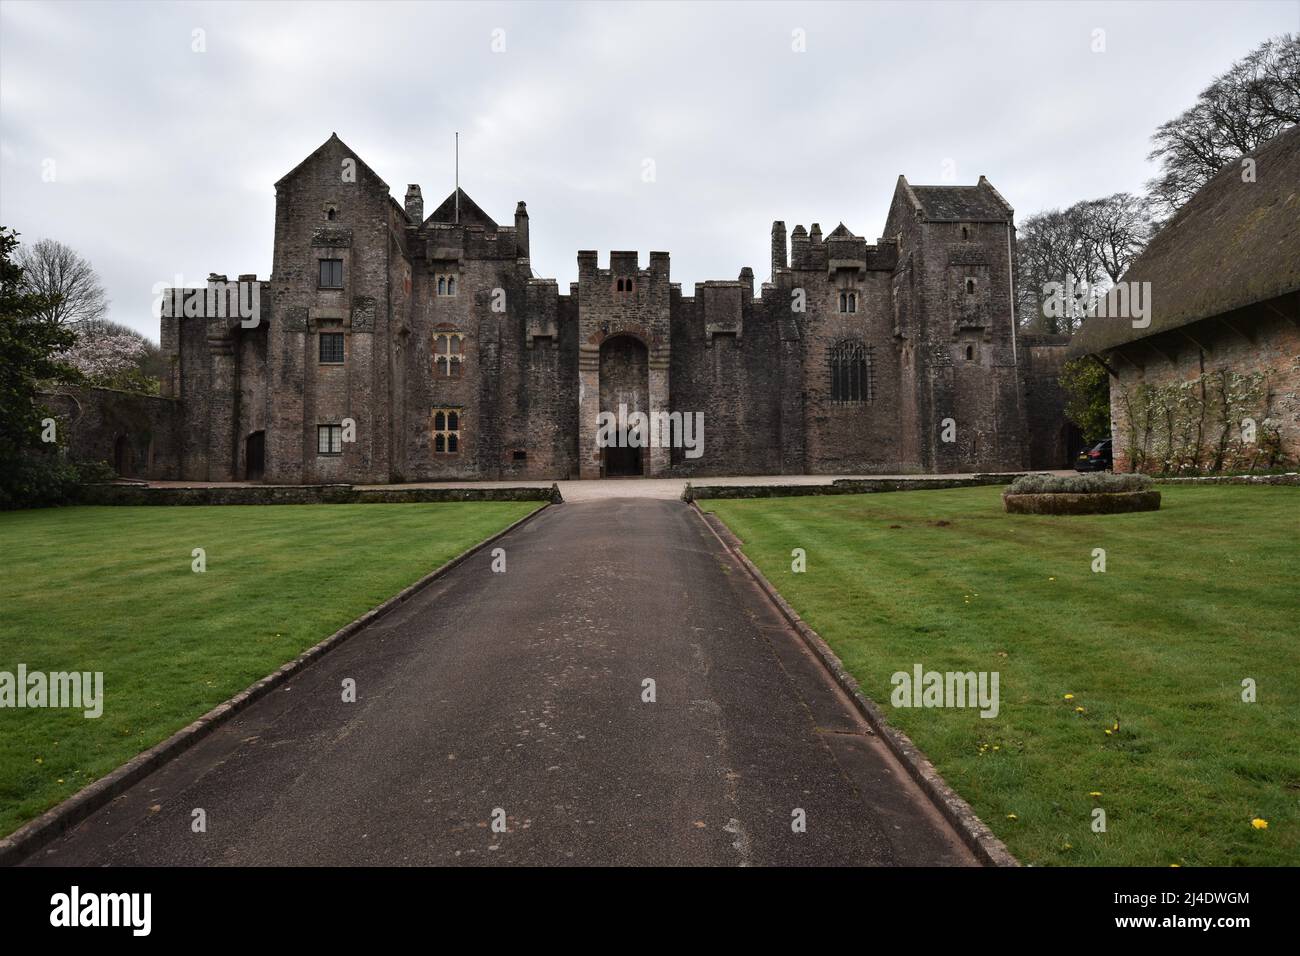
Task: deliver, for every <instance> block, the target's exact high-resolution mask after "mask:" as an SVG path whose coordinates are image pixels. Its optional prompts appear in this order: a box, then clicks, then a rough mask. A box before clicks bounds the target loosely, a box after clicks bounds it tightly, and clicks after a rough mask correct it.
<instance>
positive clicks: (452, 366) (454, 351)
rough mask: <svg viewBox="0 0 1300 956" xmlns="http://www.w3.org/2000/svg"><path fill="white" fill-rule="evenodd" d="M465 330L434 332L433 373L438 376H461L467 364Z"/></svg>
mask: <svg viewBox="0 0 1300 956" xmlns="http://www.w3.org/2000/svg"><path fill="white" fill-rule="evenodd" d="M464 337H465V333H463V332H435V333H433V374H434V375H435V376H437V377H438V378H460V374H461V372H462V371H463V369H464V366H465V352H464V349H463V347H462V344H461V339H463V338H464Z"/></svg>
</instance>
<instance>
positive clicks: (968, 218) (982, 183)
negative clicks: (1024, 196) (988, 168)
mask: <svg viewBox="0 0 1300 956" xmlns="http://www.w3.org/2000/svg"><path fill="white" fill-rule="evenodd" d="M903 182H904V184H906V185H907V188H908V190H909V191H910V192H911V194H912V197H913V199H914V200H915V201H916V204H917V205H918V207H919V208H920V210H921V214H922V218H924V219H927V220H929V221H930V222H1007V221H1009V220H1010V219H1011V217H1012V215H1013V210H1012V208H1011V207H1010V206H1008V205H1007V203H1006V201H1005V200H1004V199H1003V198H1002V197H1001V196H1000V195H998V191H997V190H996V189H994V188H993V187H992V186H991V185H989V182H988V180H987V179H985V178H984V177H983V176H981V177H980V179H979V182H978V183H977V184H976V185H974V186H913V185H911V184H910V183H907V181H906V180H903Z"/></svg>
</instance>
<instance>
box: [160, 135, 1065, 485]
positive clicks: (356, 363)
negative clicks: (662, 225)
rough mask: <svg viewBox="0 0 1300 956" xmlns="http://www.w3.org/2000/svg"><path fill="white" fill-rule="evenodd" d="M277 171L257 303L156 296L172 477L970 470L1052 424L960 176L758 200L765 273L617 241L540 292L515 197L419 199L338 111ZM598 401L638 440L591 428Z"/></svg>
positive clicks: (987, 205)
mask: <svg viewBox="0 0 1300 956" xmlns="http://www.w3.org/2000/svg"><path fill="white" fill-rule="evenodd" d="M275 188H276V213H275V242H274V253H273V259H272V264H271V274H270V276H269V278H266V279H262V280H258V279H257V278H256V277H254V276H242V277H241V284H248V285H255V286H256V287H257V289H258V292H259V293H260V295H259V298H260V309H259V315H258V317H257V321H256V322H255V323H249V322H247V321H240V318H239V317H235V318H234V319H232V318H231V317H229V316H228V315H215V314H212V313H211V312H210V310H206V309H199V310H191V311H190V312H186V313H185V314H180V315H170V316H169V315H164V317H163V319H162V328H161V341H162V348H163V352H164V354H165V356H166V358H167V360H168V372H167V375H166V376H165V378H164V381H163V384H162V393H163V395H164V396H167V397H169V398H172V399H175V400H177V402H178V404H177V412H176V414H177V415H178V419H179V425H178V427H177V429H176V434H177V436H178V438H177V440H176V446H177V447H176V463H175V465H174V466H172V467H171V468H170V469H169V471H171V472H175V473H177V475H178V477H179V478H181V479H184V480H200V481H229V480H248V479H252V480H263V481H265V482H268V483H277V484H328V483H335V482H404V481H438V480H463V479H514V478H518V479H533V480H536V479H565V478H571V477H583V478H588V477H610V476H613V475H643V476H647V477H649V476H658V477H669V476H679V477H692V476H706V475H725V474H831V473H836V474H859V473H861V474H871V473H913V472H936V471H937V472H970V471H993V470H1006V469H1018V468H1022V467H1026V466H1027V465H1028V464H1029V463H1030V460H1031V457H1033V458H1034V459H1039V458H1042V457H1043V456H1044V455H1045V454H1051V455H1053V456H1054V455H1056V454H1057V452H1058V450H1059V447H1060V443H1061V440H1062V439H1061V435H1062V425H1063V422H1064V419H1063V416H1062V414H1061V409H1060V402H1061V396H1060V393H1059V390H1055V389H1052V388H1049V387H1046V386H1045V385H1042V384H1040V385H1037V386H1035V385H1034V383H1033V382H1031V381H1029V380H1028V379H1027V376H1028V375H1030V370H1031V369H1033V370H1035V371H1039V370H1044V369H1050V368H1052V367H1053V366H1054V363H1055V362H1056V358H1057V357H1055V356H1049V355H1047V353H1046V352H1045V351H1044V348H1045V345H1044V343H1041V342H1036V343H1034V349H1035V352H1034V353H1033V355H1032V358H1033V362H1032V363H1031V362H1029V358H1030V357H1031V356H1030V355H1029V353H1023V354H1022V353H1021V351H1020V350H1019V348H1018V343H1017V341H1016V330H1015V316H1014V314H1013V303H1014V301H1015V296H1014V294H1013V292H1014V290H1013V288H1012V282H1013V275H1014V268H1013V267H1014V256H1015V225H1014V214H1013V211H1012V209H1011V207H1010V206H1009V205H1008V204H1007V203H1006V202H1005V200H1003V198H1002V197H1001V196H1000V195H999V194H998V192H997V191H996V190H995V189H994V188H993V187H992V185H991V184H989V183H988V181H987V180H986V179H984V178H983V177H981V178H980V180H979V182H978V183H977V184H976V185H974V186H915V187H914V186H912V185H910V184H909V183H908V182H907V180H906V179H904V178H903V177H899V180H898V183H897V185H896V188H895V190H894V196H893V199H892V202H891V204H890V206H889V209H888V216H887V220H886V225H885V235H884V237H883V238H880V239H878V240H877V241H875V242H871V243H869V242H868V241H867V240H866V239H865V238H862V237H860V236H857V235H854V234H853V233H852V232H851V231H850V230H849V229H848V227H846V226H845V225H844V224H843V223H840V224H838V225H837V226H836V227H835V228H833V229H830V230H829V231H826V232H823V230H822V227H821V225H820V224H818V223H811V225H810V228H805V226H804V225H795V226H794V228H793V229H792V230H791V232H790V234H789V239H788V241H787V234H786V226H785V222H783V221H777V222H774V223H773V225H772V233H771V263H770V276H769V281H767V282H765V283H763V284H762V286H761V287H759V288H755V281H754V271H753V270H752V269H750V268H749V267H745V268H743V269H741V270H740V271H739V272H738V275H737V277H736V278H734V279H720V280H711V281H708V282H702V283H698V284H697V285H696V286H695V287H694V289H693V290H691V293H690V294H684V293H683V290H682V288H681V286H680V284H678V283H674V282H673V281H672V280H671V276H670V268H669V254H668V253H667V252H651V253H649V254H648V257H645V258H643V257H642V256H641V255H639V254H638V253H637V252H635V251H614V252H610V253H609V254H608V258H607V260H606V264H605V265H604V266H602V265H601V257H600V255H599V254H598V253H597V252H595V251H582V252H579V253H578V281H577V282H576V283H573V284H571V285H570V286H569V288H568V289H567V290H565V291H564V292H563V293H562V292H561V290H560V288H559V286H558V284H557V283H556V282H555V280H553V279H545V278H539V277H537V276H536V275H534V273H533V269H532V265H531V259H530V247H529V230H530V225H529V213H528V209H527V207H526V205H525V204H524V203H523V202H520V203H519V204H518V205H517V207H516V209H515V213H514V219H513V224H512V225H508V226H506V225H498V224H497V222H496V221H495V220H494V219H493V218H492V217H491V216H489V215H488V213H487V212H486V211H484V210H483V209H482V208H481V207H479V206H478V204H477V203H476V202H474V200H473V199H472V198H471V197H470V196H469V195H468V194H467V193H465V192H464V191H463V190H460V191H458V192H453V193H452V194H451V195H449V196H448V197H447V198H446V199H445V200H443V201H442V202H441V203H440V204H439V205H438V206H437V208H435V209H434V210H433V212H432V213H431V214H430V215H428V216H427V217H426V216H425V215H424V208H425V206H424V198H423V195H422V192H421V189H420V187H419V186H418V185H414V184H412V185H409V186H408V187H407V188H406V193H405V199H404V202H402V203H399V202H398V201H397V200H396V199H395V198H393V196H392V194H391V192H390V189H389V186H388V185H387V184H386V183H385V182H384V181H383V180H382V179H380V178H379V176H378V175H377V174H376V173H375V172H374V171H373V170H372V169H371V168H370V167H369V166H367V165H366V164H365V162H363V161H362V160H361V158H360V157H359V156H357V154H356V153H355V152H353V151H352V150H351V149H350V148H349V147H348V146H347V145H345V144H344V143H343V142H342V141H341V140H340V139H339V138H338V137H337V136H336V135H332V136H330V138H329V139H328V140H327V141H326V142H325V143H323V144H322V145H321V146H320V147H319V148H318V149H316V150H315V151H314V152H313V153H312V154H311V155H310V156H308V157H307V158H306V159H305V160H303V162H302V163H300V164H299V165H298V166H297V167H296V168H295V169H293V170H292V171H291V172H289V173H288V174H287V175H286V176H285V177H284V178H282V179H281V180H280V181H279V182H278V183H276V187H275ZM225 281H226V280H225V277H221V276H214V277H213V279H212V283H217V284H220V283H224V282H225ZM207 304H208V305H210V302H208V303H207ZM191 313H193V314H191ZM340 343H341V345H340ZM1040 374H1041V372H1040ZM1034 403H1037V404H1034ZM1030 406H1032V407H1030ZM620 407H622V408H624V409H625V412H626V413H627V414H628V415H632V414H633V413H640V414H643V415H645V416H647V423H649V422H653V423H655V425H662V428H661V429H656V431H658V432H659V434H658V437H659V438H660V441H658V442H657V443H654V444H652V445H650V446H649V447H640V448H629V447H626V446H627V445H629V444H633V442H624V443H623V447H619V446H618V442H617V441H615V447H613V448H611V447H607V446H608V445H609V444H610V442H609V441H608V439H609V438H610V434H609V432H602V430H601V428H600V425H601V423H602V418H601V416H602V413H608V414H609V415H611V416H617V414H618V412H619V410H620ZM697 422H699V423H700V424H701V425H702V434H701V433H700V432H699V430H698V429H696V428H695V427H694V426H695V424H696V423H697ZM688 426H689V427H688ZM1031 426H1032V428H1031ZM1035 429H1036V430H1039V431H1043V432H1044V434H1043V435H1041V436H1038V437H1035V436H1034V435H1033V434H1031V431H1033V430H1035ZM647 432H649V429H647ZM615 434H621V435H623V437H624V438H627V437H628V434H629V433H625V432H616V433H615ZM633 437H635V436H633ZM646 437H649V435H648V434H647V435H646ZM688 439H690V440H691V441H688ZM1045 450H1047V451H1045Z"/></svg>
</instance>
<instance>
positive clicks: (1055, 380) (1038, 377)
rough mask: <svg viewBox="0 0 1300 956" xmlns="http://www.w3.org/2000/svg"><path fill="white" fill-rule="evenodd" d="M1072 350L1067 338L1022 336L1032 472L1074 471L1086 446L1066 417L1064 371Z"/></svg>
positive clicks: (1022, 373)
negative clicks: (1037, 469)
mask: <svg viewBox="0 0 1300 956" xmlns="http://www.w3.org/2000/svg"><path fill="white" fill-rule="evenodd" d="M1069 346H1070V337H1069V336H1068V335H1046V334H1038V333H1027V332H1022V333H1020V338H1019V341H1018V343H1017V349H1018V358H1019V365H1020V379H1021V383H1022V385H1023V389H1024V392H1023V399H1024V410H1025V431H1026V434H1027V438H1028V442H1029V452H1028V454H1029V459H1028V462H1027V466H1028V467H1029V468H1045V469H1059V468H1072V467H1073V466H1074V458H1075V456H1076V455H1077V454H1078V453H1079V450H1080V449H1081V448H1082V446H1083V436H1082V435H1081V434H1080V433H1079V429H1078V428H1077V427H1076V426H1074V425H1072V424H1071V423H1070V422H1069V421H1068V420H1067V419H1066V417H1065V389H1064V388H1062V387H1061V370H1062V368H1063V367H1064V365H1065V353H1066V350H1067V349H1068V348H1069Z"/></svg>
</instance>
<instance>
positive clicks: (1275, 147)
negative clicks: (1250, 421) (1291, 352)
mask: <svg viewBox="0 0 1300 956" xmlns="http://www.w3.org/2000/svg"><path fill="white" fill-rule="evenodd" d="M1254 159H1255V181H1254V182H1243V181H1242V174H1243V170H1242V164H1241V163H1240V162H1233V163H1229V164H1228V165H1227V166H1225V167H1224V168H1223V169H1222V170H1220V171H1219V172H1218V174H1217V175H1215V177H1214V178H1213V179H1211V180H1210V181H1209V182H1208V183H1206V184H1205V185H1204V186H1202V187H1201V189H1200V191H1199V192H1197V193H1196V195H1194V196H1193V197H1192V198H1191V199H1189V200H1188V201H1187V202H1186V203H1185V204H1184V205H1183V207H1182V208H1181V209H1179V210H1178V212H1176V213H1175V214H1174V216H1173V218H1172V219H1170V220H1169V222H1168V223H1167V224H1166V225H1165V227H1164V228H1163V229H1161V230H1160V232H1159V233H1157V234H1156V236H1155V238H1153V239H1152V240H1151V243H1150V245H1148V246H1147V247H1146V249H1145V250H1144V251H1143V252H1142V254H1141V255H1140V256H1138V258H1137V259H1136V260H1134V262H1133V264H1132V266H1130V267H1129V270H1128V272H1126V273H1125V274H1124V276H1123V277H1122V278H1121V280H1120V281H1121V282H1150V283H1151V287H1150V288H1151V303H1150V304H1151V324H1150V325H1149V326H1148V327H1146V328H1143V329H1135V328H1133V322H1132V320H1131V319H1125V318H1122V317H1117V318H1104V317H1093V318H1090V319H1087V320H1085V321H1084V323H1083V328H1082V329H1081V331H1080V332H1079V334H1078V335H1076V336H1075V337H1074V342H1073V343H1071V346H1070V354H1071V355H1076V356H1077V355H1087V354H1090V353H1096V352H1100V351H1102V350H1103V349H1109V348H1115V347H1116V346H1119V345H1123V344H1125V343H1126V342H1133V341H1136V340H1138V339H1142V338H1146V337H1147V336H1150V335H1155V334H1156V333H1158V332H1166V331H1169V330H1171V329H1176V328H1179V327H1181V326H1185V325H1190V324H1191V323H1192V322H1197V321H1199V320H1201V319H1205V318H1209V317H1211V316H1215V315H1221V314H1223V313H1225V312H1230V311H1232V310H1234V309H1240V308H1243V307H1245V306H1248V305H1252V304H1254V303H1256V302H1263V301H1266V300H1268V299H1273V298H1276V297H1278V296H1282V295H1286V294H1288V293H1291V292H1296V291H1297V290H1300V126H1293V127H1292V128H1291V129H1289V130H1287V131H1286V132H1284V133H1280V134H1279V135H1277V136H1275V137H1273V139H1271V140H1269V141H1268V142H1267V143H1265V144H1264V146H1263V147H1262V148H1260V149H1259V150H1257V151H1256V153H1255V155H1254Z"/></svg>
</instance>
